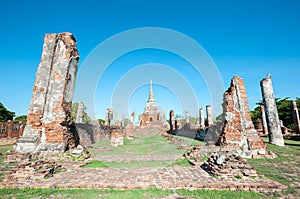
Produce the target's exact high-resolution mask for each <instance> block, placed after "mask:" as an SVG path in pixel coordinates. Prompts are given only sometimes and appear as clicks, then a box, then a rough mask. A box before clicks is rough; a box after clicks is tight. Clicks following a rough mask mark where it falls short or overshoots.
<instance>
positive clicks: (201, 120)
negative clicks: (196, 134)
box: [199, 108, 205, 129]
mask: <svg viewBox="0 0 300 199" xmlns="http://www.w3.org/2000/svg"><path fill="white" fill-rule="evenodd" d="M204 119H205V118H204V110H203V108H200V109H199V123H200V128H201V129H203V128H205V121H204Z"/></svg>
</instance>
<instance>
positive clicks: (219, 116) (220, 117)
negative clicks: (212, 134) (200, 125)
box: [216, 113, 223, 122]
mask: <svg viewBox="0 0 300 199" xmlns="http://www.w3.org/2000/svg"><path fill="white" fill-rule="evenodd" d="M222 121H223V113H221V114H220V115H218V116H217V117H216V122H222Z"/></svg>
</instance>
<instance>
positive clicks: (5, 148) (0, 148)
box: [0, 145, 13, 164]
mask: <svg viewBox="0 0 300 199" xmlns="http://www.w3.org/2000/svg"><path fill="white" fill-rule="evenodd" d="M12 149H13V145H5V146H0V153H1V154H2V155H0V164H2V163H3V162H4V155H5V154H6V152H7V151H8V150H12Z"/></svg>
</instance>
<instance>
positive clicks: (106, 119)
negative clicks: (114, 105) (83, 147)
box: [105, 108, 109, 126]
mask: <svg viewBox="0 0 300 199" xmlns="http://www.w3.org/2000/svg"><path fill="white" fill-rule="evenodd" d="M108 115H109V108H107V109H106V111H105V125H107V126H108V125H109V124H108Z"/></svg>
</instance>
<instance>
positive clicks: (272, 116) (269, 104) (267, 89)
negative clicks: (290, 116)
mask: <svg viewBox="0 0 300 199" xmlns="http://www.w3.org/2000/svg"><path fill="white" fill-rule="evenodd" d="M260 86H261V91H262V98H263V102H264V106H265V111H266V118H267V125H268V132H269V134H268V135H269V142H270V143H271V144H276V145H278V146H284V140H283V136H282V132H281V128H280V122H279V116H278V111H277V106H276V101H275V97H274V91H273V86H272V80H271V75H268V76H267V77H266V78H264V79H263V80H261V81H260Z"/></svg>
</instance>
